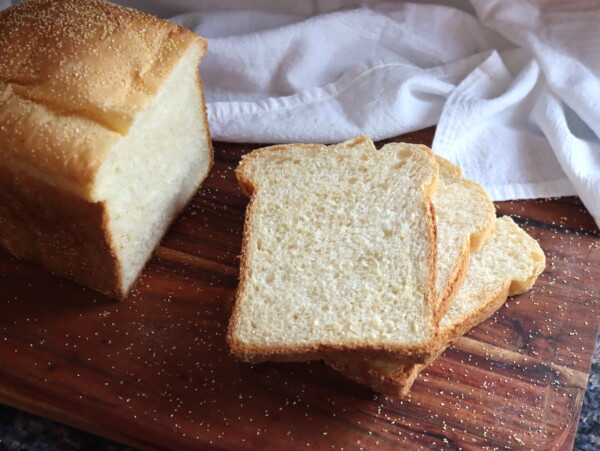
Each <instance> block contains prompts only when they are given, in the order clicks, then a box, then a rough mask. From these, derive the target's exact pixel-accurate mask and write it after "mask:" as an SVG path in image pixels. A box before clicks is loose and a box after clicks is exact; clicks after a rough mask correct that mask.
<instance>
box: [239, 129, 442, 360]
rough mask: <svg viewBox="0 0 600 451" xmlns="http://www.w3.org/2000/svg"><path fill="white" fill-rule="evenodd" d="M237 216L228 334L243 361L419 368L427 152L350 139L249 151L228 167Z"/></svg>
mask: <svg viewBox="0 0 600 451" xmlns="http://www.w3.org/2000/svg"><path fill="white" fill-rule="evenodd" d="M236 173H237V176H238V180H239V182H240V185H241V187H242V189H243V191H244V192H245V193H246V194H248V195H250V196H251V199H250V203H249V205H248V209H247V212H246V224H245V230H244V242H243V249H242V261H241V280H240V285H239V289H238V293H237V297H236V304H235V306H234V310H233V313H232V318H231V322H230V325H229V330H228V343H229V347H230V350H231V352H232V353H233V354H235V355H237V356H239V357H241V358H243V359H245V360H248V361H262V360H307V359H314V358H321V357H322V356H323V355H324V354H325V353H328V352H335V351H349V350H352V351H359V352H361V351H364V352H366V353H384V354H399V355H403V356H408V357H406V358H407V359H408V360H414V361H422V360H423V359H424V356H426V355H427V354H428V353H429V352H430V351H431V348H432V346H433V345H434V343H433V339H434V337H435V333H436V330H435V329H436V327H435V323H434V317H433V308H434V302H435V299H434V292H435V264H436V238H435V234H436V227H435V218H434V214H433V211H432V203H431V196H432V194H433V192H434V189H435V186H436V182H437V173H438V169H437V163H436V162H435V158H434V156H433V154H432V152H431V150H430V149H428V148H427V147H425V146H419V145H410V144H388V145H386V146H384V147H383V148H382V149H381V150H376V148H375V146H374V145H373V142H372V141H371V140H370V139H369V138H367V137H365V136H359V137H357V138H355V139H353V140H350V141H347V142H345V143H342V144H339V145H334V146H330V147H326V146H322V145H301V144H291V145H284V146H275V147H268V148H264V149H258V150H255V151H254V152H252V153H251V154H249V155H247V156H246V157H245V158H244V159H243V161H242V163H241V164H240V166H239V167H238V168H237V171H236Z"/></svg>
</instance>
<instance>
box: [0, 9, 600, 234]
mask: <svg viewBox="0 0 600 451" xmlns="http://www.w3.org/2000/svg"><path fill="white" fill-rule="evenodd" d="M0 1H3V0H0ZM117 2H118V3H122V4H125V5H128V6H134V7H137V8H139V9H142V10H146V11H148V12H151V13H155V14H159V15H162V16H163V17H171V19H172V20H173V21H175V22H177V23H180V24H181V25H183V26H186V27H188V28H190V29H192V30H194V31H196V32H198V33H199V34H202V35H203V36H205V37H207V38H208V40H209V52H208V54H207V56H206V58H205V59H204V61H203V64H202V67H201V71H202V76H203V80H204V84H205V88H206V99H207V102H208V110H209V120H210V126H211V132H212V135H213V138H214V139H217V140H223V141H239V142H261V143H265V142H273V143H274V142H324V143H329V142H338V141H342V140H344V139H347V138H349V137H351V136H355V135H357V134H359V133H365V134H368V135H370V136H371V137H373V138H374V139H383V138H388V137H391V136H395V135H398V134H402V133H405V132H409V131H413V130H418V129H421V128H425V127H428V126H431V125H434V124H437V130H436V135H435V140H434V143H433V148H434V150H435V151H436V152H438V153H439V154H441V155H442V156H444V157H446V158H448V159H450V160H451V161H453V162H454V163H456V164H458V165H460V166H461V167H462V168H463V169H464V171H465V174H466V175H467V177H469V178H471V179H474V180H476V181H478V182H479V183H481V184H482V185H484V186H485V188H486V189H487V190H488V192H489V193H490V194H491V196H492V197H493V199H494V200H506V199H523V198H536V197H549V196H562V195H571V194H578V195H579V196H580V197H581V199H582V200H583V202H584V203H585V205H586V206H587V207H588V209H589V210H590V212H591V213H592V215H593V216H594V218H595V220H596V223H597V224H599V225H600V196H599V194H600V140H599V139H598V137H599V136H600V100H598V98H600V96H599V95H598V94H600V53H599V52H598V51H597V49H598V48H600V28H598V26H597V24H598V23H600V9H598V8H597V7H596V6H595V5H594V2H552V1H544V0H515V1H511V2H502V1H500V0H471V2H467V1H466V0H465V1H460V0H455V1H453V2H451V3H452V7H450V6H447V5H448V2H446V6H442V5H436V4H431V2H427V3H398V2H395V3H375V2H368V3H367V4H364V5H363V6H356V3H357V2H356V0H316V1H313V2H276V1H274V0H221V1H215V0H144V1H142V0H117ZM0 5H1V3H0Z"/></svg>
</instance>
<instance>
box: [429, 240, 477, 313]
mask: <svg viewBox="0 0 600 451" xmlns="http://www.w3.org/2000/svg"><path fill="white" fill-rule="evenodd" d="M470 258H471V253H470V251H469V243H468V242H465V243H463V248H462V249H461V251H460V254H459V257H458V259H457V264H456V267H455V270H454V274H453V275H452V278H451V279H450V281H449V283H448V284H446V287H445V289H444V291H443V292H442V293H441V294H440V295H439V298H438V307H437V311H436V312H435V315H436V321H437V323H438V324H439V322H440V321H441V320H442V318H443V317H444V316H445V315H446V313H448V311H449V310H450V307H452V302H453V301H454V298H455V297H456V295H457V294H458V292H459V290H460V287H462V284H463V283H464V281H465V278H466V277H467V272H468V270H469V260H470Z"/></svg>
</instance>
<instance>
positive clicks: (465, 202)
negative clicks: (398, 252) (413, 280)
mask: <svg viewBox="0 0 600 451" xmlns="http://www.w3.org/2000/svg"><path fill="white" fill-rule="evenodd" d="M436 161H437V163H438V165H439V182H438V189H437V191H436V193H435V194H434V196H433V206H434V209H435V216H436V222H437V233H438V242H437V257H438V260H437V287H436V288H437V290H436V291H437V297H436V304H435V308H434V312H435V315H436V318H437V319H438V321H439V320H440V319H441V318H443V316H444V315H445V314H446V313H447V311H448V309H449V308H450V306H451V305H452V300H453V298H454V296H455V295H456V293H457V291H458V289H459V288H460V287H461V285H462V283H463V280H464V277H465V275H466V273H467V268H468V266H469V255H470V253H471V252H477V251H479V250H480V249H481V246H483V244H484V243H485V242H487V241H488V240H489V239H490V237H491V235H492V233H493V231H494V224H495V223H496V215H495V208H494V204H493V203H492V201H491V200H490V198H489V196H488V195H487V193H486V192H485V190H484V189H483V187H482V186H481V185H479V184H477V183H475V182H473V181H471V180H468V179H466V178H464V177H463V176H462V170H461V169H460V168H459V167H458V166H456V165H454V164H452V163H450V162H449V161H448V160H445V159H444V158H442V157H440V156H436Z"/></svg>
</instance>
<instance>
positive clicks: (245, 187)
mask: <svg viewBox="0 0 600 451" xmlns="http://www.w3.org/2000/svg"><path fill="white" fill-rule="evenodd" d="M365 143H370V144H371V145H372V141H371V140H370V139H369V138H368V137H366V136H364V135H360V136H357V137H355V138H353V139H351V140H348V141H346V142H344V143H340V144H337V145H333V146H329V147H327V146H325V145H320V144H289V145H275V146H270V147H265V148H261V149H256V150H254V151H252V152H251V153H250V154H248V155H245V156H244V157H243V158H242V161H241V162H240V164H239V165H238V167H237V168H236V171H235V173H236V177H237V179H238V183H239V185H240V188H241V189H242V192H243V193H244V194H245V195H246V196H248V197H250V201H249V203H248V206H247V208H246V217H245V221H244V232H243V238H242V253H241V256H240V282H239V285H238V291H237V293H236V297H235V305H234V307H233V311H232V314H231V319H230V322H229V326H228V330H227V343H228V346H229V350H230V352H231V353H232V354H234V355H236V356H238V357H239V358H241V359H242V360H245V361H248V362H263V361H267V360H269V361H281V362H288V361H302V360H315V359H320V358H323V357H325V356H327V357H328V358H335V356H336V355H345V354H346V353H347V352H352V353H353V355H357V356H386V357H394V358H397V359H401V360H406V361H408V362H422V361H424V360H425V359H426V358H427V356H428V355H430V354H431V351H432V348H433V347H434V346H437V345H438V342H437V339H436V334H435V331H436V329H437V324H436V323H435V322H434V314H433V309H434V302H433V301H434V299H435V268H436V263H437V262H436V254H437V227H436V224H435V213H434V210H433V202H432V197H433V194H434V193H435V190H436V188H437V177H438V174H437V164H436V162H435V159H434V158H433V157H434V156H433V152H432V151H431V149H429V148H428V147H426V146H418V147H419V148H420V149H421V150H422V151H424V152H426V153H427V154H428V155H429V156H430V158H431V162H432V165H433V166H434V168H435V175H434V176H433V177H432V178H431V180H430V183H429V184H427V185H424V186H423V187H422V190H423V194H424V201H423V204H422V208H423V209H424V210H425V215H426V216H427V218H428V234H429V237H430V238H429V243H431V246H430V254H429V260H428V267H429V271H428V273H429V276H428V277H429V279H428V281H427V283H428V290H427V292H426V295H425V305H426V309H427V313H428V315H429V317H430V318H431V324H432V339H431V340H430V341H429V342H426V343H420V344H415V345H412V346H411V345H402V346H394V345H385V344H379V345H373V344H366V343H364V342H360V341H357V342H356V343H352V342H346V343H344V344H314V345H299V346H294V347H293V348H290V347H285V346H280V347H278V346H270V347H269V352H268V354H266V353H265V352H264V349H263V348H262V347H261V346H254V345H251V344H247V343H243V342H240V341H239V340H237V339H236V336H235V331H236V327H237V324H238V322H239V318H240V313H241V309H242V302H243V299H244V294H245V290H244V288H245V287H246V285H247V284H246V279H247V273H248V260H249V258H248V252H249V246H248V243H249V240H250V236H251V235H252V228H253V221H252V218H253V211H254V209H255V202H256V193H257V191H258V190H259V189H260V186H259V185H258V183H259V182H258V181H256V180H253V179H252V177H251V175H250V172H251V171H250V169H249V166H250V165H251V164H252V163H253V162H254V161H255V160H257V159H258V158H260V157H261V156H262V155H264V154H265V153H268V152H277V151H281V150H285V149H287V148H289V147H290V146H293V147H296V148H304V149H318V150H324V149H327V148H329V149H336V148H348V147H352V146H357V145H362V144H365ZM373 150H374V151H376V149H375V148H374V146H373Z"/></svg>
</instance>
